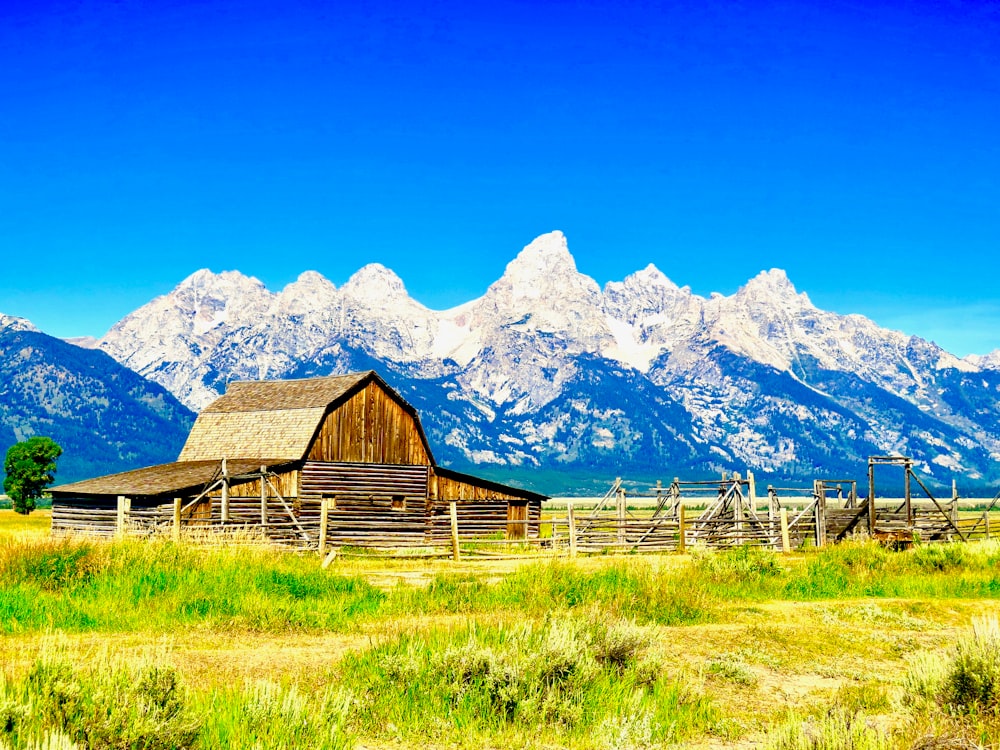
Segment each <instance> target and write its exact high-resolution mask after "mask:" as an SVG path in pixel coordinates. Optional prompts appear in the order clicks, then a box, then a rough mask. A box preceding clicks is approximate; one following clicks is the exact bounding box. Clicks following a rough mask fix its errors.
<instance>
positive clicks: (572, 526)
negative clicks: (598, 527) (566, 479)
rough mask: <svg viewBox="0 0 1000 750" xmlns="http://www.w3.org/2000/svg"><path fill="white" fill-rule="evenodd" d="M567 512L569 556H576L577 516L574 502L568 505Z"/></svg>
mask: <svg viewBox="0 0 1000 750" xmlns="http://www.w3.org/2000/svg"><path fill="white" fill-rule="evenodd" d="M566 512H567V514H568V515H569V556H570V557H576V518H575V517H574V513H573V503H572V502H570V503H569V504H568V505H567V506H566Z"/></svg>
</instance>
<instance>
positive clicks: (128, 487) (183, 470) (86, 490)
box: [52, 458, 287, 497]
mask: <svg viewBox="0 0 1000 750" xmlns="http://www.w3.org/2000/svg"><path fill="white" fill-rule="evenodd" d="M283 463H287V462H285V461H282V460H279V459H267V460H262V459H259V458H252V459H251V458H236V459H227V460H226V472H227V474H229V475H230V476H239V475H240V474H249V473H252V472H256V471H258V470H259V469H260V467H261V465H264V466H267V467H268V468H276V467H279V466H281V465H282V464H283ZM220 476H222V461H176V462H174V463H171V464H160V465H159V466H147V467H146V468H144V469H134V470H132V471H125V472H122V473H120V474H108V475H107V476H103V477H97V478H96V479H87V480H84V481H82V482H74V483H73V484H64V485H60V486H59V487H53V488H52V494H54V495H57V496H62V495H76V494H80V495H128V496H130V497H142V496H144V495H162V494H165V493H168V492H177V493H178V494H184V493H185V491H188V490H193V489H196V488H199V487H203V486H205V485H206V484H209V483H210V482H212V481H213V480H215V479H217V478H218V477H220Z"/></svg>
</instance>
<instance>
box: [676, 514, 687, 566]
mask: <svg viewBox="0 0 1000 750" xmlns="http://www.w3.org/2000/svg"><path fill="white" fill-rule="evenodd" d="M686 526H687V524H686V523H685V518H684V505H683V504H681V505H678V506H677V551H678V552H679V553H680V554H682V555H683V554H684V553H685V552H687V540H686V539H685V538H684V537H685V536H686V535H687V528H686Z"/></svg>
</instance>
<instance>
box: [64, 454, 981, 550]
mask: <svg viewBox="0 0 1000 750" xmlns="http://www.w3.org/2000/svg"><path fill="white" fill-rule="evenodd" d="M896 460H897V459H896V458H894V457H893V458H890V459H887V458H885V457H881V458H880V457H875V458H873V459H872V461H871V462H870V464H869V486H870V487H873V486H874V480H873V478H872V475H873V471H874V467H875V466H878V465H880V461H881V462H890V461H896ZM900 461H901V462H902V465H903V466H904V468H905V471H906V477H907V483H906V488H905V495H904V497H903V499H902V501H900V500H898V499H897V500H878V499H876V498H875V497H874V496H873V495H872V494H871V490H870V491H869V492H870V494H869V496H868V497H866V498H864V499H863V500H861V499H859V497H858V494H857V485H856V483H855V482H853V481H851V480H817V481H815V482H813V484H812V486H811V487H775V486H769V487H768V488H767V490H766V493H765V494H764V495H760V494H758V492H757V488H756V485H755V482H754V477H753V475H752V474H750V473H748V474H747V476H746V477H745V478H744V477H741V476H740V475H738V474H733V475H731V476H725V475H724V476H723V477H722V478H721V479H720V480H716V481H699V482H681V481H680V480H679V479H676V478H675V479H674V480H673V482H671V483H670V484H669V485H666V486H664V485H663V484H662V483H657V485H656V486H655V487H653V488H650V489H649V490H648V491H646V492H644V493H642V492H636V491H632V492H627V491H626V489H625V486H624V484H623V482H622V481H621V479H616V480H615V482H614V483H613V485H612V486H611V488H610V489H609V490H608V492H607V493H606V494H605V495H604V496H603V497H601V498H599V500H598V502H597V503H596V504H595V506H594V507H593V508H590V509H588V510H586V511H584V510H582V509H580V508H576V507H574V505H573V504H572V503H570V504H569V506H568V507H567V511H566V514H565V516H556V515H549V517H547V518H545V519H543V518H542V517H541V513H540V507H539V505H537V504H532V505H529V506H527V507H526V508H525V509H523V510H524V513H523V515H522V514H520V511H519V512H518V514H512V513H511V511H510V510H509V509H507V510H506V511H504V512H498V508H499V507H500V506H499V505H498V503H497V502H496V501H492V502H491V501H482V500H458V501H451V502H446V501H441V500H438V501H424V502H420V503H417V502H413V503H412V504H410V505H407V498H406V497H399V498H396V497H389V498H384V499H383V500H380V501H375V502H373V500H372V498H368V499H367V500H365V501H361V500H359V499H357V498H354V499H352V498H350V497H346V498H344V497H341V498H319V499H317V498H306V499H301V498H291V499H286V498H284V497H282V496H281V494H280V493H279V492H278V491H277V488H275V487H274V486H273V485H271V484H270V483H269V482H265V483H263V484H262V485H261V486H262V489H261V497H260V498H255V497H229V496H228V493H225V492H224V493H223V496H222V498H221V502H220V498H217V497H216V498H213V497H212V496H211V495H210V494H209V490H208V489H206V490H205V491H204V492H203V493H202V494H201V495H199V496H197V497H195V498H193V499H189V500H186V501H182V500H181V499H175V500H172V501H168V502H163V501H159V502H154V501H146V502H140V501H133V500H129V499H128V498H125V497H120V498H118V499H117V502H115V501H113V500H110V499H106V498H105V499H96V500H85V499H76V500H74V502H72V503H58V504H56V503H54V504H53V516H52V519H53V521H52V524H53V532H54V533H71V534H72V533H85V534H90V535H96V536H103V537H113V536H116V535H124V534H136V535H170V536H172V537H173V538H175V539H180V538H181V537H188V538H191V537H194V536H198V537H200V538H201V539H202V540H208V539H216V540H224V539H227V538H231V537H234V536H237V535H242V537H243V538H245V539H248V540H258V541H261V542H267V543H271V544H278V545H283V546H288V547H294V548H297V549H313V550H316V551H318V552H320V553H322V554H326V553H327V551H328V550H337V549H344V548H369V549H375V550H381V551H386V552H393V551H398V552H401V553H406V554H413V553H414V552H418V553H420V554H426V555H450V556H452V557H454V558H456V559H458V558H459V557H460V556H461V555H463V554H465V555H473V554H474V555H510V554H519V555H523V554H544V553H549V554H568V555H576V554H588V553H590V554H594V553H602V554H603V553H609V552H611V553H641V552H674V551H686V550H688V549H690V548H692V547H694V546H700V547H705V548H714V549H722V548H727V547H735V546H747V545H753V546H759V547H764V548H769V549H774V550H778V551H786V552H788V551H791V550H793V549H798V548H801V547H804V546H816V547H821V546H824V545H826V544H831V543H836V542H839V541H843V540H845V539H849V538H853V537H859V536H865V537H874V538H878V539H881V540H883V541H885V542H888V543H892V544H894V545H897V546H898V545H904V546H905V545H906V544H909V543H912V542H913V541H914V540H920V541H924V542H939V541H951V540H970V539H984V538H985V539H989V538H990V536H991V533H993V532H994V531H995V529H991V526H990V524H991V520H990V512H991V511H992V510H993V509H994V508H995V507H996V506H997V504H998V503H1000V492H998V493H997V495H996V496H995V497H994V498H993V501H992V503H990V504H989V506H988V507H987V508H986V510H985V511H983V512H982V513H981V514H976V515H971V514H969V513H964V514H963V513H961V512H960V510H959V497H958V493H957V491H955V489H954V487H953V490H952V497H951V498H950V500H948V501H946V502H941V501H939V500H938V499H937V498H935V497H934V496H933V495H932V494H931V492H930V491H929V490H928V489H927V487H926V486H925V485H924V483H923V482H922V481H921V480H920V479H919V477H916V475H915V474H912V467H911V462H909V460H908V459H901V460H900ZM265 479H266V478H265ZM911 479H912V480H914V482H915V483H916V484H917V486H918V487H920V488H921V489H922V490H923V492H924V494H925V495H926V497H924V498H918V499H915V498H914V497H913V496H912V495H911V493H910V480H911ZM638 501H642V502H641V503H639V502H638ZM379 503H381V505H379ZM640 504H641V505H643V506H644V507H641V508H640V507H637V506H638V505H640ZM383 506H384V507H383ZM397 506H398V507H397Z"/></svg>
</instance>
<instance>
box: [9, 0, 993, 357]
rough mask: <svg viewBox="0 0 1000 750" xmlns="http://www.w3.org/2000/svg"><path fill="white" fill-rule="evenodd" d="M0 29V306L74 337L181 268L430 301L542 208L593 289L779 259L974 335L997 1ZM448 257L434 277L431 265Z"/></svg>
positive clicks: (436, 12)
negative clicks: (373, 273)
mask: <svg viewBox="0 0 1000 750" xmlns="http://www.w3.org/2000/svg"><path fill="white" fill-rule="evenodd" d="M4 15H5V23H4V24H0V71H2V72H0V95H2V96H3V101H4V105H3V106H4V108H5V113H6V115H7V116H6V117H4V118H0V136H2V138H3V141H2V142H3V143H4V146H2V147H0V155H2V156H3V160H4V164H5V169H3V170H0V247H2V248H3V251H4V257H5V264H4V269H3V273H2V274H0V312H3V313H5V314H8V315H14V316H18V317H23V318H26V319H28V320H30V321H31V322H32V323H33V324H35V325H36V326H38V328H40V329H41V330H43V331H44V332H46V333H49V334H51V335H55V336H58V337H60V338H71V337H79V336H95V337H100V336H101V335H103V334H104V333H105V332H106V331H107V330H108V329H109V328H110V327H111V326H112V325H113V324H114V323H115V322H117V321H118V320H120V319H121V318H123V317H125V315H127V314H128V313H130V312H132V311H133V310H135V309H137V308H138V307H140V306H142V305H143V304H145V303H146V302H148V301H150V300H151V299H153V298H154V297H156V296H159V295H162V294H166V293H168V292H169V291H170V290H171V289H173V288H174V287H175V286H176V285H177V284H178V283H179V282H180V281H181V280H183V279H184V278H186V277H187V276H188V275H190V274H191V273H193V272H194V271H195V270H197V269H200V268H206V267H207V268H211V269H213V270H215V269H219V270H238V271H240V272H241V273H243V274H245V275H247V276H253V277H256V278H258V279H260V280H261V281H262V282H263V283H264V284H265V285H266V286H267V287H268V288H269V289H280V288H282V287H283V286H285V285H286V284H288V283H290V282H291V281H293V280H294V279H295V278H297V277H298V275H299V274H300V273H302V272H304V271H308V270H315V271H317V272H318V273H320V274H322V275H323V276H324V277H326V278H327V279H329V280H331V281H332V282H333V283H335V284H336V285H337V286H338V287H339V286H341V285H342V284H343V283H344V282H345V281H346V280H347V278H348V277H349V276H350V275H351V274H353V273H354V272H355V271H357V270H358V269H360V268H361V267H362V266H364V265H366V264H368V263H373V262H377V263H381V264H382V265H384V266H386V267H387V268H390V269H392V270H393V271H394V272H396V273H397V274H398V275H399V276H400V277H401V278H402V279H403V281H404V283H405V285H406V288H407V291H408V292H409V293H410V295H411V296H412V297H413V298H414V299H416V300H418V301H419V302H421V303H422V304H424V305H425V306H427V307H429V308H431V309H435V310H444V309H449V308H451V307H454V306H456V305H458V304H462V303H464V302H468V301H470V300H473V299H476V298H478V297H479V296H481V295H482V294H483V293H484V292H485V291H486V289H487V287H488V286H489V285H490V284H491V283H492V282H493V281H495V280H496V279H498V278H499V277H500V276H501V275H502V273H503V270H504V267H505V266H506V264H507V263H508V262H509V261H510V260H511V259H513V258H514V257H515V255H516V254H517V252H518V251H519V250H520V248H522V247H524V246H525V245H527V244H528V243H529V242H530V241H531V240H532V239H534V238H535V237H537V236H539V235H541V234H543V233H545V232H548V231H551V230H553V229H559V230H561V231H563V232H564V233H565V234H566V235H567V237H568V239H569V245H570V250H571V252H572V254H573V256H574V258H575V260H576V263H577V267H578V270H579V271H580V272H581V273H583V274H585V275H587V276H589V277H591V278H593V279H595V280H596V281H597V282H598V283H599V284H600V285H601V286H602V287H603V286H604V284H606V283H607V282H608V281H618V280H621V279H623V278H625V277H626V276H627V275H629V274H630V273H633V272H635V271H638V270H641V269H642V268H644V267H645V266H646V265H648V264H649V263H652V264H654V265H655V266H656V267H657V268H658V269H659V270H660V271H662V272H663V273H664V274H665V275H666V276H668V277H669V278H670V279H671V280H672V281H674V283H676V284H678V285H679V286H689V287H691V289H692V291H693V292H694V293H696V294H698V295H700V296H704V297H707V296H709V295H710V294H711V293H712V292H718V293H721V294H725V295H727V296H728V295H730V294H732V293H734V292H735V291H736V289H737V288H738V287H739V286H741V285H743V284H744V283H746V281H747V280H749V279H751V278H753V277H754V276H756V275H757V273H759V272H760V271H762V270H767V269H770V268H780V269H782V270H784V271H785V272H786V273H787V274H788V277H789V279H790V280H791V281H792V283H793V284H794V285H795V287H796V289H797V290H798V291H799V292H805V293H806V294H808V295H809V298H810V299H811V301H812V302H813V303H814V304H815V305H816V306H817V307H819V308H821V309H823V310H829V311H831V312H836V313H840V314H851V313H856V314H861V315H864V316H866V317H868V318H870V319H871V320H873V321H874V322H876V323H877V324H878V325H880V326H882V327H884V328H890V329H893V330H900V331H903V332H904V333H906V334H909V335H915V336H919V337H921V338H924V339H926V340H929V341H934V342H936V343H937V344H938V345H940V346H941V347H942V348H944V349H946V350H947V351H949V352H951V353H953V354H956V355H957V356H966V355H968V354H981V355H982V354H988V353H990V352H991V351H994V350H997V349H1000V294H998V293H997V292H996V288H995V279H996V278H997V277H998V276H1000V253H998V252H997V250H998V249H1000V214H998V212H997V211H996V206H997V205H1000V146H998V145H997V142H996V138H995V126H996V123H997V122H998V121H1000V41H998V40H1000V9H998V8H996V7H993V8H989V7H983V6H982V4H976V3H964V4H963V3H959V4H952V5H948V6H944V5H942V4H940V3H935V2H929V1H925V2H917V3H903V2H888V3H884V4H879V5H878V7H868V6H867V5H865V4H862V3H857V2H854V1H853V0H838V1H835V2H831V3H828V4H824V5H823V7H815V6H814V4H811V3H808V2H805V0H800V1H798V2H796V1H794V0H788V1H787V2H781V3H774V4H769V3H759V4H753V3H752V4H747V5H744V6H732V5H731V4H727V3H721V2H708V3H702V4H698V5H688V4H672V5H670V6H669V7H660V6H651V5H648V4H638V3H625V4H621V3H616V4H612V3H609V2H601V1H599V0H591V1H589V2H569V1H567V2H562V1H560V2H556V3H552V4H546V5H545V6H544V7H539V6H537V5H536V4H531V3H527V2H518V1H515V0H503V1H502V2H499V3H494V4H491V5H490V6H488V7H483V8H479V7H475V6H469V5H468V4H459V3H447V2H446V3H441V4H435V5H433V6H427V7H418V8H405V9H402V10H401V9H400V8H399V7H398V6H397V5H395V4H383V3H379V2H375V3H371V4H367V5H365V6H364V7H331V8H323V7H315V6H312V5H311V4H308V3H305V2H293V3H291V4H287V5H284V6H282V7H281V8H275V7H271V6H270V5H269V4H267V3H262V2H259V0H252V1H251V2H249V3H233V2H231V0H208V1H207V2H205V3H203V4H200V5H198V6H197V7H191V6H178V5H175V4H170V3H157V2H153V3H148V4H143V5H142V6H141V7H140V6H126V5H124V4H105V3H99V2H93V1H90V0H87V1H85V2H84V3H82V4H80V3H69V2H41V3H33V4H14V5H12V6H10V7H7V8H5V10H4ZM456 269H460V271H456Z"/></svg>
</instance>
